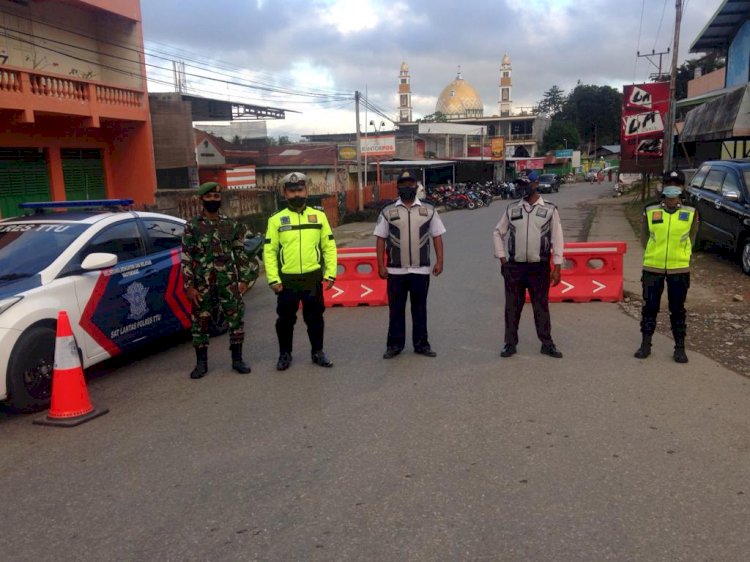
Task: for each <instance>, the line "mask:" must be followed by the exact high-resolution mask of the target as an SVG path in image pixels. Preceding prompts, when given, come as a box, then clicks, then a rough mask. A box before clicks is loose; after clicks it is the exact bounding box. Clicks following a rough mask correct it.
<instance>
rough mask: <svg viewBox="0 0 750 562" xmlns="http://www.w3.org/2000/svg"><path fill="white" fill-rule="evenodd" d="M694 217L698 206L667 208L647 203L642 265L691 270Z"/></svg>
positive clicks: (653, 267)
mask: <svg viewBox="0 0 750 562" xmlns="http://www.w3.org/2000/svg"><path fill="white" fill-rule="evenodd" d="M694 220H695V208H693V207H688V206H687V205H681V206H680V207H678V208H677V209H676V210H675V211H674V212H671V213H670V212H667V210H666V209H665V208H664V207H662V206H661V205H651V206H649V207H646V221H647V224H648V233H649V237H648V242H647V243H646V249H645V250H644V252H643V267H644V268H649V269H656V270H659V271H664V272H666V273H680V272H686V271H689V270H690V256H691V255H692V253H693V244H692V242H691V241H690V229H691V228H692V226H693V221H694Z"/></svg>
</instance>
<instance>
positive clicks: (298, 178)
mask: <svg viewBox="0 0 750 562" xmlns="http://www.w3.org/2000/svg"><path fill="white" fill-rule="evenodd" d="M292 185H301V186H303V187H305V186H306V185H307V176H306V175H305V174H303V173H302V172H292V173H290V174H287V175H285V176H284V177H283V178H281V186H282V187H283V188H287V187H290V186H292Z"/></svg>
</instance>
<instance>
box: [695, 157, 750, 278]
mask: <svg viewBox="0 0 750 562" xmlns="http://www.w3.org/2000/svg"><path fill="white" fill-rule="evenodd" d="M687 199H688V202H689V203H690V204H691V205H693V206H694V207H695V208H696V209H698V213H699V216H700V227H699V230H698V243H699V244H700V243H702V242H712V243H714V244H717V245H719V246H723V247H726V248H729V249H730V250H732V251H733V252H735V253H736V255H737V257H738V258H739V261H740V264H741V266H742V271H744V272H745V273H747V274H748V275H750V158H746V159H743V160H711V161H708V162H704V163H703V165H701V167H700V168H698V171H697V172H696V173H695V175H694V176H693V178H692V179H691V180H690V184H689V185H688V188H687Z"/></svg>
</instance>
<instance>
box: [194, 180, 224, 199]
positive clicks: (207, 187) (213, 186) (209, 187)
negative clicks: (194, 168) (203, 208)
mask: <svg viewBox="0 0 750 562" xmlns="http://www.w3.org/2000/svg"><path fill="white" fill-rule="evenodd" d="M211 191H216V192H220V191H221V184H220V183H218V182H215V181H207V182H206V183H203V184H201V186H200V187H199V188H198V195H199V196H201V195H205V194H206V193H210V192H211Z"/></svg>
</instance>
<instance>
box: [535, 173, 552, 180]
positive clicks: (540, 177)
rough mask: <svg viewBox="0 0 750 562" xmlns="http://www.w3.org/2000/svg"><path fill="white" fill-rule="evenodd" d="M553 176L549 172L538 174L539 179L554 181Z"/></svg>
mask: <svg viewBox="0 0 750 562" xmlns="http://www.w3.org/2000/svg"><path fill="white" fill-rule="evenodd" d="M554 179H555V176H553V175H551V174H544V175H543V176H539V181H554Z"/></svg>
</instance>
